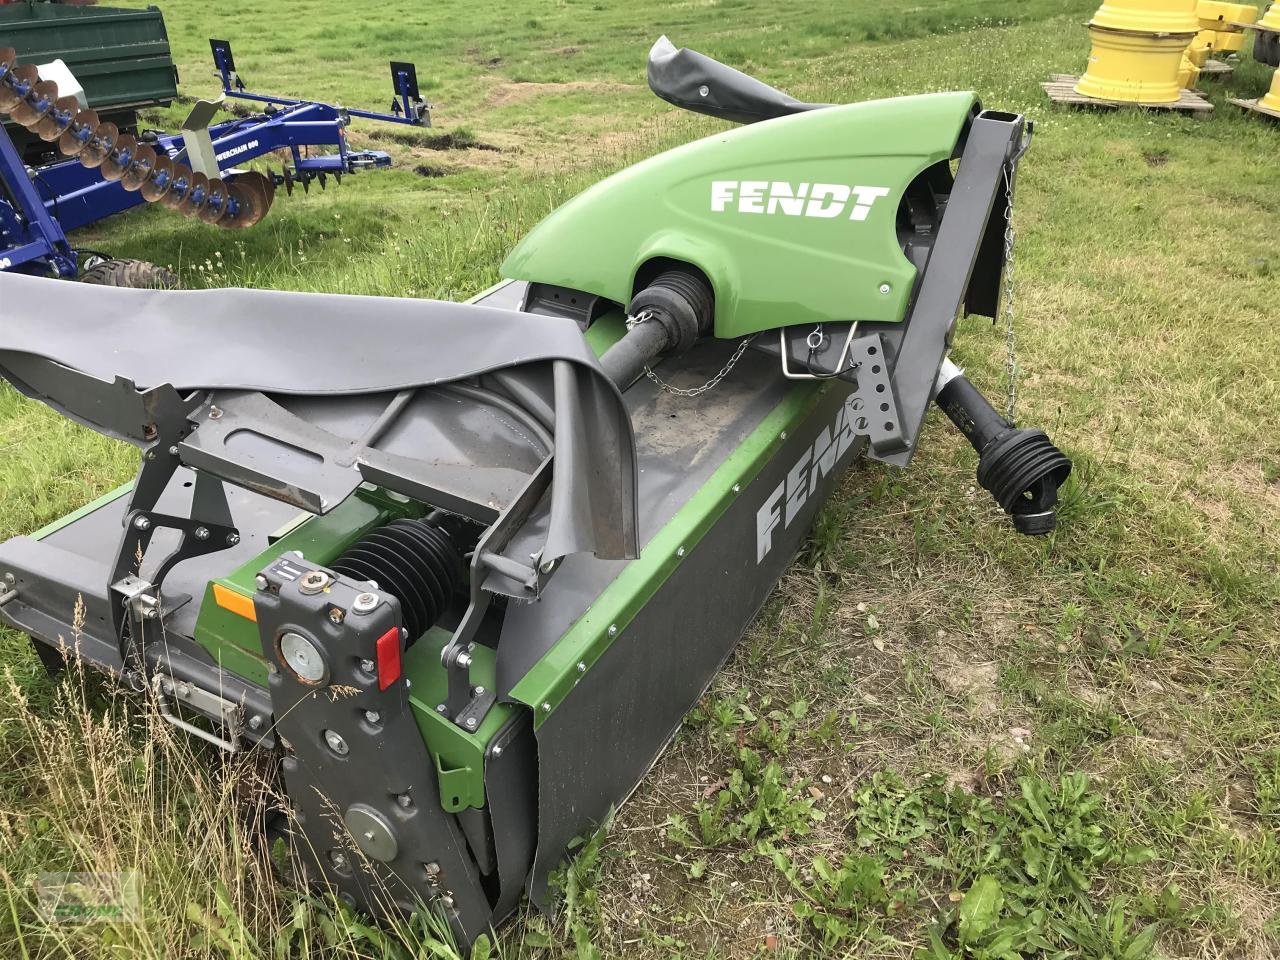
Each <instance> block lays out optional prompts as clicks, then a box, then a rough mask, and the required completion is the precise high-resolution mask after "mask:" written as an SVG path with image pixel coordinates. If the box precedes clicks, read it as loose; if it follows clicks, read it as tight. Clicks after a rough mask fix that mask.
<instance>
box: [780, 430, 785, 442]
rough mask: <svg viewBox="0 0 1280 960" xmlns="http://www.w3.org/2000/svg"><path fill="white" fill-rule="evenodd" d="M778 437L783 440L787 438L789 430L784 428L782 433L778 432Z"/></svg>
mask: <svg viewBox="0 0 1280 960" xmlns="http://www.w3.org/2000/svg"><path fill="white" fill-rule="evenodd" d="M778 437H779V439H781V440H785V439H787V431H785V430H783V431H782V432H781V433H780V434H778Z"/></svg>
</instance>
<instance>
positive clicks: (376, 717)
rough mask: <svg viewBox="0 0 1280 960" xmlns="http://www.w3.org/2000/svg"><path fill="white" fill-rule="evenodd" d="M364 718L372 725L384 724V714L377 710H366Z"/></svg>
mask: <svg viewBox="0 0 1280 960" xmlns="http://www.w3.org/2000/svg"><path fill="white" fill-rule="evenodd" d="M364 718H365V719H366V720H368V721H369V722H370V723H381V722H382V714H380V713H379V712H378V711H377V710H366V711H365V712H364Z"/></svg>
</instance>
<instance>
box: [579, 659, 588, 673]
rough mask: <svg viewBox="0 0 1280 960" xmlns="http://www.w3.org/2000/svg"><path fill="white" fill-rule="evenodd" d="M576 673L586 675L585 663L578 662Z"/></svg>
mask: <svg viewBox="0 0 1280 960" xmlns="http://www.w3.org/2000/svg"><path fill="white" fill-rule="evenodd" d="M578 672H579V673H586V672H587V665H586V664H585V663H583V662H582V661H581V660H579V661H578Z"/></svg>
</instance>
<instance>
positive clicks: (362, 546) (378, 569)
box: [330, 518, 463, 644]
mask: <svg viewBox="0 0 1280 960" xmlns="http://www.w3.org/2000/svg"><path fill="white" fill-rule="evenodd" d="M330 567H331V569H332V570H333V571H334V573H339V574H342V575H343V576H344V577H350V578H351V579H353V580H372V581H373V582H374V583H376V584H377V585H378V589H379V590H383V591H385V592H387V593H389V594H391V595H392V596H393V597H395V598H396V599H397V600H399V601H400V612H401V615H402V616H403V617H404V626H405V629H406V630H408V631H409V639H408V643H409V644H412V643H413V642H414V641H415V640H417V639H418V638H419V637H421V636H422V635H423V634H424V633H426V632H427V631H428V630H430V629H431V627H432V626H433V625H434V624H435V623H436V621H438V620H439V619H440V617H441V616H442V615H443V614H444V612H445V611H446V610H447V609H448V608H449V603H450V601H451V600H452V598H453V595H454V594H455V593H456V592H457V591H458V589H459V588H460V587H461V585H462V581H463V561H462V555H461V554H460V553H459V552H458V548H457V547H455V546H454V544H453V541H452V540H451V539H450V538H449V535H448V534H447V533H445V532H444V530H442V529H440V528H439V527H437V526H436V525H435V524H433V523H428V522H427V521H426V520H410V519H407V518H406V519H400V520H393V521H392V522H391V523H389V524H387V525H386V526H385V527H378V528H377V529H375V530H371V531H369V532H368V533H367V534H365V535H364V536H363V537H361V538H360V539H359V540H357V541H356V542H355V543H353V544H352V545H351V546H350V547H348V548H347V550H346V552H345V553H343V554H342V556H340V557H339V558H338V559H337V560H335V561H334V562H333V563H332V564H330Z"/></svg>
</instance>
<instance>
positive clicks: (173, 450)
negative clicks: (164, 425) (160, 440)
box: [169, 443, 178, 457]
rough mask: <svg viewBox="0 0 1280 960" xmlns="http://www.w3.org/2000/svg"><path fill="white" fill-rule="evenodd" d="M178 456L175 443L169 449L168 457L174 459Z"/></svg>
mask: <svg viewBox="0 0 1280 960" xmlns="http://www.w3.org/2000/svg"><path fill="white" fill-rule="evenodd" d="M177 455H178V445H177V444H176V443H175V444H174V445H173V446H171V447H170V448H169V456H171V457H176V456H177Z"/></svg>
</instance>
